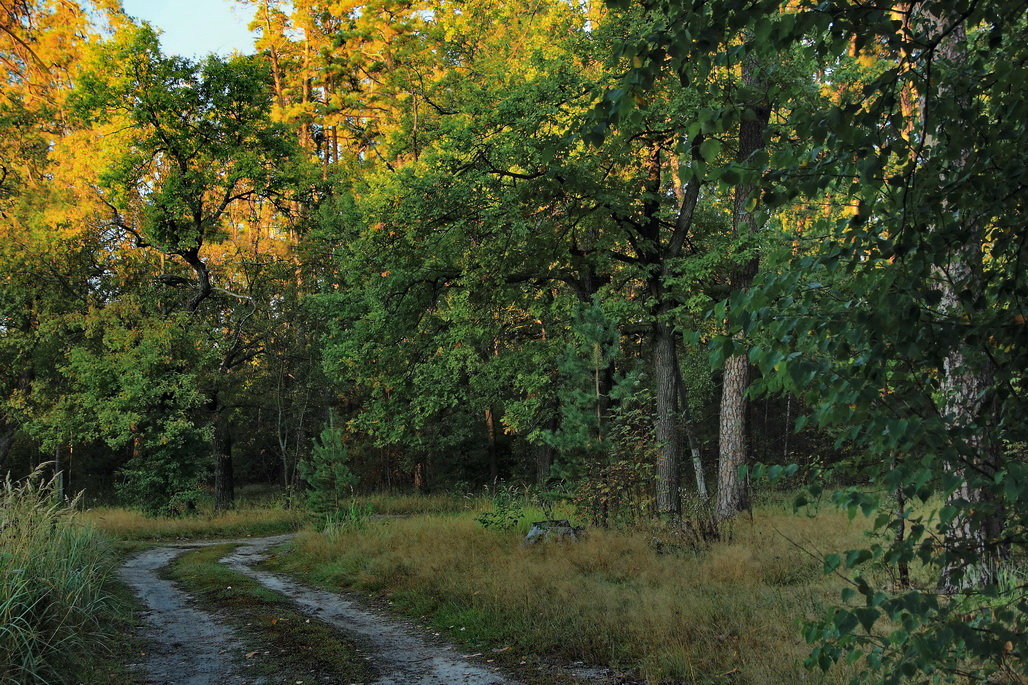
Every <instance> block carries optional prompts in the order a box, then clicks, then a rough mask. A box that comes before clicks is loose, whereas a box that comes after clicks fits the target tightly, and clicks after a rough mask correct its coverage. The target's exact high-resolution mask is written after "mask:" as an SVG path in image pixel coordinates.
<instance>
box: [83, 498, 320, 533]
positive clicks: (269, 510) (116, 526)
mask: <svg viewBox="0 0 1028 685" xmlns="http://www.w3.org/2000/svg"><path fill="white" fill-rule="evenodd" d="M79 516H80V518H81V519H82V520H83V521H86V522H88V523H90V524H92V525H94V526H96V527H97V528H99V529H100V530H102V531H103V532H105V533H107V534H108V535H110V536H112V537H115V538H118V539H120V540H127V541H160V540H175V539H183V538H187V539H200V538H204V539H214V538H233V537H250V536H253V537H256V536H262V535H277V534H279V533H288V532H291V531H294V530H297V529H298V528H300V527H301V526H302V525H303V524H304V522H305V521H306V518H305V516H306V515H305V514H304V512H302V511H301V510H299V509H283V508H280V507H273V506H272V507H245V508H244V507H241V508H238V509H232V510H230V511H223V512H213V511H210V512H202V513H200V514H197V515H195V516H180V517H153V516H147V515H145V514H143V513H141V512H139V511H135V510H133V509H123V508H115V507H105V508H98V509H89V510H86V511H84V512H82V513H81V514H79Z"/></svg>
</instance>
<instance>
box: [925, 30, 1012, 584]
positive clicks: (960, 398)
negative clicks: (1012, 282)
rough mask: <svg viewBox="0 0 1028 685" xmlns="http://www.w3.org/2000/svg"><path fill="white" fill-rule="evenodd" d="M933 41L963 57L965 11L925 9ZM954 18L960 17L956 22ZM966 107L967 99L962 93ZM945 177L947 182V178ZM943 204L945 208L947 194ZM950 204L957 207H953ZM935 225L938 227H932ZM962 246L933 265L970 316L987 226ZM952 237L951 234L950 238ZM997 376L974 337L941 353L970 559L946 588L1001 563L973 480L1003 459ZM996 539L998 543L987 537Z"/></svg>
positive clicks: (962, 545) (953, 313)
mask: <svg viewBox="0 0 1028 685" xmlns="http://www.w3.org/2000/svg"><path fill="white" fill-rule="evenodd" d="M922 18H923V19H924V21H925V26H926V30H927V33H928V36H927V37H928V39H929V40H932V41H934V40H938V41H939V42H938V46H937V48H936V49H935V52H934V59H936V60H939V61H945V62H949V63H952V64H960V63H961V62H963V61H965V60H966V41H967V36H966V32H965V30H964V27H963V24H962V23H960V22H962V21H963V18H961V17H956V16H949V17H943V16H935V15H932V14H930V13H929V12H924V13H923V14H922ZM951 22H955V24H953V25H951ZM937 95H938V97H939V98H940V99H941V98H943V97H945V96H947V95H953V94H952V93H950V92H949V88H948V86H945V85H942V86H940V87H939V90H938V93H937ZM931 96H932V93H931V92H926V93H924V94H923V100H922V103H921V117H922V120H923V121H924V123H925V125H926V126H927V124H928V123H929V122H928V121H927V119H928V118H929V117H930V116H932V114H933V112H929V111H928V109H929V107H930V105H929V102H930V100H929V98H930V97H931ZM956 97H957V101H958V103H959V106H960V108H961V109H964V108H969V107H970V103H969V102H966V101H963V100H962V98H961V96H959V95H957V96H956ZM940 144H941V145H945V142H943V141H940V140H939V139H938V138H937V137H936V136H935V135H934V134H933V133H931V132H929V133H927V134H926V136H925V140H924V148H925V151H926V152H925V154H926V155H927V156H929V157H931V156H932V155H933V154H934V153H935V150H936V149H937V148H938V147H939V146H940ZM957 152H958V156H957V162H956V164H955V168H954V169H953V172H959V171H961V169H960V167H962V166H963V165H964V163H966V160H967V151H966V150H963V151H957ZM944 182H945V181H944ZM943 208H944V209H946V208H947V207H946V204H945V201H944V202H943ZM949 209H952V208H949ZM933 230H934V231H938V230H939V228H938V227H935V228H933ZM957 230H958V231H959V233H958V238H959V243H958V244H959V247H957V248H955V249H954V251H953V253H952V254H951V255H949V257H948V261H947V263H945V264H943V265H939V266H936V267H935V268H934V269H933V276H934V277H935V288H936V289H937V290H938V292H939V294H940V296H941V297H940V302H939V305H938V311H939V313H940V314H941V315H942V316H943V317H944V318H947V319H953V320H962V319H967V318H968V317H969V316H970V315H971V314H970V313H969V312H968V311H967V310H966V309H965V307H964V303H963V302H962V300H963V299H966V298H967V294H971V295H978V294H980V293H981V292H982V290H983V284H982V281H983V265H984V253H983V249H982V242H983V241H984V240H985V232H984V229H983V227H982V226H980V225H976V224H970V225H968V224H965V225H961V226H959V227H957ZM949 238H950V240H951V241H952V240H953V236H950V237H949ZM993 382H994V368H993V364H992V362H991V360H990V359H989V358H988V356H987V355H986V354H984V353H983V352H982V351H981V350H980V349H977V346H976V344H975V343H971V344H967V343H965V342H963V341H962V340H960V339H959V338H957V339H956V340H955V341H954V343H953V344H952V347H951V348H950V349H949V351H948V353H947V354H946V357H945V359H944V360H943V376H942V383H941V388H940V390H941V393H940V394H941V396H942V407H940V409H941V413H942V415H943V417H944V418H945V419H946V422H947V424H948V425H949V427H950V430H951V434H952V435H953V436H954V437H953V440H954V441H955V442H956V445H955V447H956V452H957V455H956V456H957V459H956V460H955V463H954V462H948V463H946V464H944V467H945V468H947V469H948V470H951V471H954V472H956V473H957V474H958V475H960V476H961V478H962V480H963V482H962V483H961V484H960V486H959V487H958V488H957V489H956V491H955V492H953V493H952V494H951V495H950V497H949V501H948V503H949V504H952V505H954V506H956V508H957V511H958V514H957V518H956V519H955V520H954V521H953V523H952V524H951V525H950V527H949V529H948V530H947V531H946V546H947V547H948V548H949V549H951V550H954V551H957V552H958V553H959V554H960V556H961V557H962V558H963V559H964V560H965V562H963V563H961V562H959V561H958V562H954V563H953V564H951V565H950V566H949V567H947V568H946V569H944V570H943V574H942V579H941V589H942V590H943V591H944V592H959V591H966V590H973V589H977V588H982V587H985V586H987V585H992V584H994V583H995V582H996V581H997V577H998V573H999V567H1000V562H1001V551H1002V550H1001V548H1000V547H999V546H998V545H997V544H995V542H994V541H995V540H997V539H998V538H999V536H1000V535H1001V533H1002V529H1003V512H991V513H983V512H988V510H989V508H990V506H991V505H990V503H989V497H988V493H987V492H985V491H983V490H982V489H980V488H978V487H976V486H974V485H972V484H971V482H970V478H973V477H975V476H976V472H980V473H981V474H983V476H984V477H985V478H989V477H991V474H992V473H993V472H994V470H995V466H996V463H997V459H998V447H999V446H998V445H997V444H996V441H995V439H994V437H993V435H992V428H993V426H994V425H995V420H994V419H992V418H991V416H990V415H989V414H988V410H987V409H986V404H987V401H988V394H989V390H990V388H991V387H992V385H993ZM990 540H991V541H993V542H990Z"/></svg>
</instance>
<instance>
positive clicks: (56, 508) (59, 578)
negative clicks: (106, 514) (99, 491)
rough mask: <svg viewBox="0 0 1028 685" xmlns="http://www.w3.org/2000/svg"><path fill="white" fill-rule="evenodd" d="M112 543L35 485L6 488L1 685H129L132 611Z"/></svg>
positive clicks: (0, 572) (1, 494)
mask: <svg viewBox="0 0 1028 685" xmlns="http://www.w3.org/2000/svg"><path fill="white" fill-rule="evenodd" d="M115 559H116V556H115V554H114V553H113V550H112V546H111V542H110V540H109V539H108V537H107V536H106V535H104V534H102V533H101V532H99V531H98V530H97V529H96V528H95V527H94V526H92V525H89V524H88V523H86V522H84V521H82V520H81V519H79V518H77V517H75V516H74V515H73V512H72V511H71V508H70V507H67V506H64V505H62V504H60V503H59V500H58V499H57V498H56V497H55V490H54V483H53V482H52V481H51V482H47V481H45V480H42V479H41V478H40V474H39V472H37V473H36V474H34V475H33V476H32V477H30V478H28V479H26V480H24V481H21V482H19V483H14V482H12V481H11V480H10V479H7V480H5V481H4V482H3V484H2V486H0V682H14V683H34V682H38V683H64V682H115V683H116V682H121V679H122V678H124V677H125V676H124V672H123V670H122V669H121V667H120V666H119V665H118V663H117V657H118V656H119V653H118V651H117V650H116V647H115V637H116V631H117V630H118V629H119V628H122V629H123V628H125V627H127V626H128V625H129V621H130V617H129V611H128V609H129V604H128V603H127V602H126V601H125V598H124V597H122V596H121V595H119V592H118V589H117V588H116V587H115V586H114V584H113V577H112V571H113V567H114V563H115Z"/></svg>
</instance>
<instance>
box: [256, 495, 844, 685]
mask: <svg viewBox="0 0 1028 685" xmlns="http://www.w3.org/2000/svg"><path fill="white" fill-rule="evenodd" d="M863 530H864V529H863V526H861V525H859V524H858V523H852V524H851V523H850V522H849V521H848V520H847V518H846V516H845V514H841V513H837V512H835V511H825V512H821V513H820V514H818V515H817V516H816V517H807V516H802V515H800V516H797V515H794V514H792V513H791V511H790V510H787V509H786V508H785V507H783V506H775V505H765V506H763V507H761V508H760V509H759V510H758V511H756V512H755V514H754V517H753V520H752V522H751V521H749V520H748V519H741V520H740V521H739V522H738V523H737V525H736V527H735V531H734V535H733V538H732V539H731V540H730V541H727V542H722V543H717V544H714V545H713V546H711V547H710V548H709V549H703V550H691V549H689V548H688V547H679V548H676V547H675V545H674V541H673V540H671V544H670V545H669V544H665V543H661V542H659V541H657V540H655V539H654V538H655V536H658V535H660V533H659V531H652V530H651V531H646V530H641V529H639V530H621V531H619V530H602V529H594V530H591V531H590V532H589V533H588V535H587V537H586V538H585V540H583V541H582V542H580V543H574V544H560V545H558V544H552V545H550V544H547V545H538V546H531V547H525V546H524V545H522V544H521V536H522V535H523V533H524V531H523V530H515V531H494V530H484V529H482V528H481V527H480V526H479V525H478V524H477V523H475V521H474V520H473V519H472V516H471V515H470V514H468V515H463V516H456V517H455V516H452V515H451V516H441V515H428V516H419V517H414V518H407V519H391V520H381V521H372V522H371V523H369V525H368V526H367V527H365V528H364V529H363V530H360V531H353V532H347V531H345V530H341V531H332V532H331V534H314V533H310V534H305V535H302V536H301V537H300V538H299V539H298V540H297V542H296V552H298V553H293V554H288V555H282V556H281V557H279V558H278V559H277V560H276V561H275V562H274V563H275V564H276V565H278V566H279V567H280V568H283V569H284V570H290V571H294V572H301V573H307V574H310V575H311V576H312V577H313V578H315V579H316V580H319V581H320V582H323V583H326V584H329V585H336V586H344V587H352V588H357V589H361V590H366V591H371V592H376V593H381V594H384V595H387V596H388V597H389V598H390V599H392V600H393V602H394V604H395V605H396V606H398V607H401V608H402V609H403V610H405V611H407V612H409V613H411V614H414V615H419V616H426V617H428V619H429V620H430V621H431V622H433V623H434V624H435V625H436V626H437V627H438V628H440V629H442V630H446V631H448V632H449V633H450V635H451V636H453V637H456V638H460V639H464V640H468V641H470V642H479V643H484V644H487V645H489V646H496V647H507V646H511V647H514V648H515V650H517V651H519V652H521V653H522V654H528V653H533V652H535V653H539V652H541V653H546V654H550V655H554V656H558V657H564V658H567V659H573V660H585V661H588V662H592V663H597V664H610V665H614V666H617V667H620V668H624V669H628V670H630V671H634V672H636V673H638V674H640V675H642V676H644V677H645V678H647V679H648V680H649V681H651V682H664V681H667V680H674V681H686V682H696V683H705V682H726V681H728V682H745V683H813V682H840V681H844V680H846V677H847V676H848V675H852V673H843V672H838V673H830V674H828V675H822V674H819V673H811V672H808V671H806V670H805V669H804V668H803V666H802V665H801V661H802V659H803V657H804V656H805V655H806V654H807V653H808V651H809V647H807V646H806V645H805V644H804V643H803V640H802V638H801V637H800V630H799V626H800V623H801V622H802V620H803V619H804V618H810V617H813V616H814V615H815V614H816V613H817V612H819V611H820V609H821V608H823V606H824V605H825V603H826V602H829V601H834V600H837V598H838V592H839V584H838V581H837V579H834V578H831V577H825V576H824V575H823V574H822V570H821V563H820V561H819V559H817V558H816V555H813V554H811V553H810V549H817V550H820V551H831V550H839V549H845V548H846V547H852V546H854V545H856V544H857V543H858V542H859V541H860V539H861V537H862V535H863ZM782 533H784V534H785V535H786V536H788V538H789V539H791V540H794V541H796V542H801V543H802V544H803V545H804V546H805V547H807V548H808V549H807V550H806V551H805V550H804V549H800V548H798V547H797V546H795V545H794V544H793V543H791V542H788V541H787V540H786V539H785V537H783V536H782Z"/></svg>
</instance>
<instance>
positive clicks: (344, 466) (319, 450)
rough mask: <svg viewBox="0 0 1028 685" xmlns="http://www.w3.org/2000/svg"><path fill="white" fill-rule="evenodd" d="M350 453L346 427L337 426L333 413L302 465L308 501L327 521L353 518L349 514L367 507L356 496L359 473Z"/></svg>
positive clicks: (301, 471) (357, 512) (299, 466)
mask: <svg viewBox="0 0 1028 685" xmlns="http://www.w3.org/2000/svg"><path fill="white" fill-rule="evenodd" d="M350 457H351V453H350V448H349V446H348V445H347V444H346V431H345V430H344V429H342V428H340V427H337V426H335V424H334V420H333V419H332V418H331V417H330V418H329V422H328V425H327V426H325V428H323V429H322V431H321V435H320V437H319V438H318V440H317V441H316V442H315V444H314V447H313V449H312V450H311V454H310V457H309V458H308V459H307V460H306V461H302V462H300V463H299V465H298V468H299V472H300V477H301V478H303V479H304V480H305V481H306V482H307V485H308V490H307V505H308V506H309V507H310V509H311V510H312V511H314V512H315V513H316V514H318V515H319V516H321V517H323V518H324V519H326V521H329V522H332V521H335V520H336V519H337V518H338V517H341V520H345V519H348V518H353V517H351V516H349V514H354V515H355V516H356V515H359V514H361V512H362V511H363V509H362V508H361V506H360V505H359V504H358V503H357V502H355V501H354V499H353V488H354V486H355V485H356V484H357V476H356V475H355V474H354V472H353V471H352V470H351V468H350ZM356 517H357V518H360V516H356ZM365 517H366V516H365Z"/></svg>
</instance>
